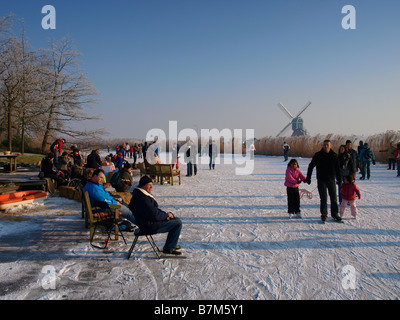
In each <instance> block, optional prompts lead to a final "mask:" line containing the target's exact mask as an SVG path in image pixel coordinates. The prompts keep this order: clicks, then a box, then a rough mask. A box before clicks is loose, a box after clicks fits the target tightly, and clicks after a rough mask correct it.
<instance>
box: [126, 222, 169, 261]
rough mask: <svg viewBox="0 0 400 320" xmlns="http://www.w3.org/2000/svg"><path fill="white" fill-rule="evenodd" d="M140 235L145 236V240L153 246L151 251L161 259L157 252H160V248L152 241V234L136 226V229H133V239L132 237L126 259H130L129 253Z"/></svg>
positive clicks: (130, 253)
mask: <svg viewBox="0 0 400 320" xmlns="http://www.w3.org/2000/svg"><path fill="white" fill-rule="evenodd" d="M142 236H145V237H146V238H147V241H148V242H149V243H150V245H151V247H152V248H153V251H154V252H155V254H156V255H157V257H158V259H161V256H160V253H159V252H161V250H160V249H159V248H158V246H157V244H156V242H155V241H154V239H153V237H152V234H148V233H144V232H142V231H141V230H140V229H139V228H137V229H135V239H133V242H132V245H131V247H130V249H129V252H128V260H129V259H130V257H131V255H132V251H133V249H134V248H135V246H136V243H137V241H138V239H139V237H142Z"/></svg>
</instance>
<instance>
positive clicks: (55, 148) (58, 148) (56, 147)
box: [50, 139, 65, 167]
mask: <svg viewBox="0 0 400 320" xmlns="http://www.w3.org/2000/svg"><path fill="white" fill-rule="evenodd" d="M63 144H65V139H57V140H56V141H54V142H53V143H52V145H51V146H50V152H52V153H53V154H54V165H55V166H56V167H57V166H58V156H59V155H61V152H62V147H63Z"/></svg>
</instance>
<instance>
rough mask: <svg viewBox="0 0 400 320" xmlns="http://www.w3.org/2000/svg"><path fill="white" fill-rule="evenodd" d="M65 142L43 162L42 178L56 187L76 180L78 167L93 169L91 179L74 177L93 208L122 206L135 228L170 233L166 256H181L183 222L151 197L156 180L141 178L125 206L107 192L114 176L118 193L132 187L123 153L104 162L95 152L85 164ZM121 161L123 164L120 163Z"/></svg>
mask: <svg viewBox="0 0 400 320" xmlns="http://www.w3.org/2000/svg"><path fill="white" fill-rule="evenodd" d="M64 144H65V139H57V140H56V141H55V143H54V144H52V146H51V151H50V152H49V153H48V154H47V155H46V157H45V158H44V159H43V160H42V162H41V174H40V175H41V176H42V175H43V176H44V177H49V178H52V179H54V180H55V181H56V182H57V185H58V186H60V185H63V184H66V182H67V181H68V180H67V177H74V173H75V170H74V169H75V168H81V169H83V168H88V169H92V170H93V173H92V175H91V177H90V178H89V179H84V178H83V174H81V175H79V174H78V175H77V176H75V177H78V176H79V177H80V178H82V180H84V181H82V184H83V190H84V191H87V192H88V194H89V198H90V202H91V204H92V206H94V204H95V202H96V201H100V202H104V203H106V204H109V205H120V208H119V209H118V210H119V211H120V213H121V217H122V218H124V219H126V220H128V221H130V223H131V224H132V225H134V226H137V227H139V228H140V230H141V231H142V232H144V233H147V234H156V233H168V236H167V239H166V242H165V245H164V248H163V253H164V254H170V255H174V256H178V255H181V250H180V249H181V247H180V246H179V245H178V240H179V236H180V233H181V229H182V221H181V220H180V219H179V218H178V217H176V216H175V215H174V214H173V213H171V212H166V211H163V210H161V209H160V208H159V206H158V203H157V201H156V199H155V198H154V196H153V195H152V194H151V191H152V187H153V181H152V179H151V178H150V177H148V176H147V175H145V176H143V177H141V179H140V181H139V184H138V186H137V187H136V188H135V189H134V190H133V192H132V198H131V201H130V203H129V204H128V203H124V202H123V201H122V199H120V198H118V197H117V196H114V195H112V194H111V193H110V192H109V191H108V190H106V189H108V188H109V187H110V186H111V185H112V181H113V177H114V176H116V177H117V176H118V178H117V179H115V180H116V181H117V180H118V184H117V185H115V186H114V187H115V190H116V191H117V192H120V191H126V190H127V189H129V187H130V186H132V173H131V168H132V166H131V164H130V163H129V162H128V161H127V160H126V159H125V156H128V155H127V154H126V153H123V156H122V152H119V151H122V150H118V153H117V154H116V155H114V156H113V155H112V154H109V155H108V156H106V157H105V159H104V160H101V158H100V150H99V149H96V150H93V151H92V152H91V153H90V154H89V155H88V157H87V161H86V164H85V162H84V160H83V157H82V156H81V155H80V153H79V150H78V149H77V147H76V145H73V146H72V148H71V152H70V153H68V152H66V151H64V152H63V151H62V150H63V145H64ZM121 159H122V161H121ZM111 172H113V176H112V177H111V181H110V183H106V175H107V174H110V173H111Z"/></svg>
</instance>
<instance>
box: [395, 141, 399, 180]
mask: <svg viewBox="0 0 400 320" xmlns="http://www.w3.org/2000/svg"><path fill="white" fill-rule="evenodd" d="M394 158H395V160H396V162H397V176H398V177H400V143H398V144H397V149H396V153H395V154H394Z"/></svg>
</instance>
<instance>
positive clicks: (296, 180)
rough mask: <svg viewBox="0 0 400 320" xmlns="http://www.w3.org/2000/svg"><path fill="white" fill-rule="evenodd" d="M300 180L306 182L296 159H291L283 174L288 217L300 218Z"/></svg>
mask: <svg viewBox="0 0 400 320" xmlns="http://www.w3.org/2000/svg"><path fill="white" fill-rule="evenodd" d="M302 181H303V182H306V177H305V176H304V174H303V173H302V172H301V171H300V167H299V164H298V162H297V160H296V159H291V160H290V161H289V163H288V165H287V169H286V176H285V186H286V192H287V201H288V213H289V218H292V217H294V216H296V217H297V218H301V211H300V193H299V184H300V183H301V182H302Z"/></svg>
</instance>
